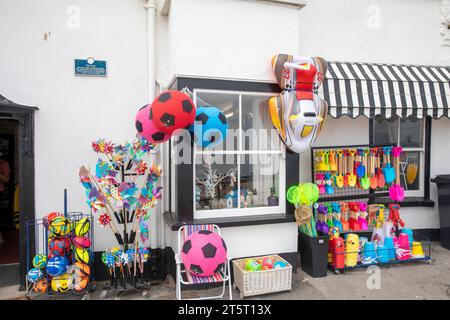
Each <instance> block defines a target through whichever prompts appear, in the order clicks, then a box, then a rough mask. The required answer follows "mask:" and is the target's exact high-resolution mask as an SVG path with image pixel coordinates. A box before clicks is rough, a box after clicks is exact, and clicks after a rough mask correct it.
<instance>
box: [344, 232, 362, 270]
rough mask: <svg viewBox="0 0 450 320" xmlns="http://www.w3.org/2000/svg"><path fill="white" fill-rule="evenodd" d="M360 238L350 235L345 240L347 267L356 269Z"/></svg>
mask: <svg viewBox="0 0 450 320" xmlns="http://www.w3.org/2000/svg"><path fill="white" fill-rule="evenodd" d="M358 251H359V237H358V235H357V234H354V233H350V234H349V235H348V236H347V240H345V266H346V267H354V266H356V264H357V263H358Z"/></svg>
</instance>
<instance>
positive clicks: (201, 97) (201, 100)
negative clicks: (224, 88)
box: [195, 91, 239, 150]
mask: <svg viewBox="0 0 450 320" xmlns="http://www.w3.org/2000/svg"><path fill="white" fill-rule="evenodd" d="M195 103H196V106H197V108H199V107H201V106H213V107H216V108H218V109H220V111H222V113H223V114H224V115H225V117H226V118H227V123H228V132H227V137H226V139H225V141H224V143H223V144H220V145H218V146H216V147H215V148H214V150H223V149H226V150H238V146H239V145H238V131H237V129H239V95H238V94H234V93H231V94H228V93H216V92H201V91H198V92H197V97H196V101H195Z"/></svg>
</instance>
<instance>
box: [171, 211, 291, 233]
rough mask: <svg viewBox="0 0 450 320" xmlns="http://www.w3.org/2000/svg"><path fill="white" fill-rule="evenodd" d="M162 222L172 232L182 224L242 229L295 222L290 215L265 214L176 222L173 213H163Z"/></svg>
mask: <svg viewBox="0 0 450 320" xmlns="http://www.w3.org/2000/svg"><path fill="white" fill-rule="evenodd" d="M163 218H164V222H165V223H166V224H167V225H168V226H169V227H170V228H171V230H172V231H176V230H178V229H179V228H180V227H181V226H182V225H184V224H217V225H218V226H219V227H221V228H226V227H243V226H252V225H261V224H274V223H288V222H295V217H294V216H293V215H291V214H284V213H280V214H267V215H257V216H240V217H226V218H211V219H196V220H193V221H185V222H182V221H177V219H176V218H175V213H173V212H164V214H163Z"/></svg>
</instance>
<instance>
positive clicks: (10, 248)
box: [0, 95, 39, 290]
mask: <svg viewBox="0 0 450 320" xmlns="http://www.w3.org/2000/svg"><path fill="white" fill-rule="evenodd" d="M37 110H39V109H38V108H37V107H33V106H25V105H21V104H18V103H15V102H13V101H11V100H9V99H7V98H5V97H3V96H2V95H0V175H1V176H0V178H2V179H0V180H1V182H0V184H1V185H0V232H1V234H2V238H3V239H2V240H3V243H2V244H1V245H0V290H1V289H2V287H6V286H15V285H19V290H23V289H25V275H26V273H27V261H29V259H30V258H31V257H30V256H31V254H32V253H33V252H34V244H35V241H34V230H31V231H29V232H27V230H26V229H27V228H26V222H27V221H29V220H31V219H34V218H35V205H34V187H35V186H34V113H35V111H37ZM0 242H1V241H0ZM27 248H29V249H30V250H27ZM27 252H28V254H27Z"/></svg>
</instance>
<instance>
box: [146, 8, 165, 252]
mask: <svg viewBox="0 0 450 320" xmlns="http://www.w3.org/2000/svg"><path fill="white" fill-rule="evenodd" d="M145 8H146V9H147V48H148V49H147V51H148V54H147V55H148V57H147V58H148V61H147V63H148V67H147V77H148V102H149V103H151V102H152V101H153V99H154V98H155V96H156V12H157V1H156V0H147V3H146V4H145ZM150 157H151V160H152V161H155V162H156V163H159V164H161V165H162V166H164V150H163V148H162V146H161V145H159V146H158V149H157V153H156V154H152V155H151V156H150ZM164 169H165V168H164V167H163V175H162V177H161V185H162V186H163V187H164V181H165V180H166V179H165V174H164V171H165V170H164ZM164 189H165V188H164ZM164 189H163V195H165V194H164ZM163 208H164V201H161V202H160V203H158V205H157V206H156V207H155V209H154V212H153V214H152V215H151V216H150V221H149V229H150V230H149V231H150V248H152V249H154V248H164V222H163V219H162V212H163Z"/></svg>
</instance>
